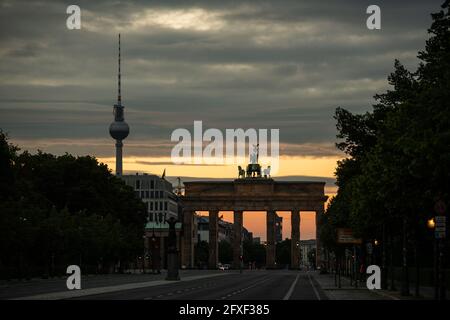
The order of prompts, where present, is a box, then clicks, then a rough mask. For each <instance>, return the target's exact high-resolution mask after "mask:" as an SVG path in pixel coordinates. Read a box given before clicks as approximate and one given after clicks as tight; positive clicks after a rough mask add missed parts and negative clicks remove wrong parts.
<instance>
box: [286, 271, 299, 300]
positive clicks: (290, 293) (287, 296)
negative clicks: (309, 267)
mask: <svg viewBox="0 0 450 320" xmlns="http://www.w3.org/2000/svg"><path fill="white" fill-rule="evenodd" d="M299 277H300V274H299V273H298V274H297V276H296V277H295V280H294V282H292V284H291V286H290V287H289V290H288V292H287V293H286V295H285V296H284V298H283V300H289V298H290V297H291V295H292V292H294V288H295V285H296V284H297V281H298V278H299Z"/></svg>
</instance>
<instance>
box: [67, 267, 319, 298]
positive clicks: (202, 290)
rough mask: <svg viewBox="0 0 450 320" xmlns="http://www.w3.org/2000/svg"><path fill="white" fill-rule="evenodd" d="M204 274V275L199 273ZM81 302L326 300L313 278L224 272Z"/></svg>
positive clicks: (289, 273)
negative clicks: (98, 300) (102, 300)
mask: <svg viewBox="0 0 450 320" xmlns="http://www.w3.org/2000/svg"><path fill="white" fill-rule="evenodd" d="M198 272H201V271H198ZM76 299H82V300H87V299H88V300H95V299H107V300H111V299H112V300H115V299H119V300H128V299H131V300H171V299H178V300H252V299H258V300H325V299H326V296H325V294H324V293H323V291H322V290H321V288H320V286H319V285H318V284H317V282H316V281H315V280H314V277H313V276H311V274H309V273H307V272H299V271H289V270H270V271H265V270H264V271H244V272H243V273H242V274H240V273H239V272H236V271H225V272H224V275H222V276H218V277H213V278H204V279H197V280H192V281H179V282H171V283H168V284H164V285H159V286H153V287H145V288H139V289H129V290H122V291H115V292H110V293H104V294H96V295H88V296H83V297H78V298H76Z"/></svg>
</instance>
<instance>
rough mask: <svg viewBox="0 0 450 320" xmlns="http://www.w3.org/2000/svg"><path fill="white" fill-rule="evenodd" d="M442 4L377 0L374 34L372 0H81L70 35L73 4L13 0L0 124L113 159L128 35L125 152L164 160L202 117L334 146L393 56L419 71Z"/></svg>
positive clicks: (0, 49) (309, 148)
mask: <svg viewBox="0 0 450 320" xmlns="http://www.w3.org/2000/svg"><path fill="white" fill-rule="evenodd" d="M441 2H442V1H440V0H433V1H419V0H417V1H378V3H377V4H378V5H379V6H380V7H381V9H382V30H380V31H370V30H368V29H367V28H366V26H365V19H366V17H367V15H366V13H365V10H366V8H367V6H368V5H370V4H372V3H371V2H369V1H366V0H363V1H361V0H348V1H331V0H330V1H320V2H316V1H299V0H291V1H257V2H256V1H184V0H183V1H181V0H179V1H78V2H77V3H78V4H79V6H80V7H81V9H82V29H81V30H80V31H76V30H72V31H71V30H67V28H66V26H65V23H66V18H67V14H66V13H65V11H66V7H67V6H68V5H70V4H72V3H71V1H36V2H29V1H9V0H3V1H0V43H1V46H0V113H1V117H0V127H1V128H3V129H4V130H7V131H9V133H10V135H11V137H12V138H13V139H16V140H17V141H23V142H25V143H26V144H25V145H26V146H28V147H30V148H34V149H35V148H38V147H40V148H43V149H45V148H47V150H51V151H52V152H56V153H62V152H64V151H68V152H74V153H82V154H85V153H87V152H89V153H93V154H95V155H98V156H106V155H112V154H113V152H114V149H113V148H111V146H110V144H104V143H106V142H107V141H109V140H108V139H109V136H108V125H109V123H110V122H111V120H112V114H111V110H112V104H113V103H114V100H115V96H116V68H117V66H116V41H117V33H118V32H121V33H122V34H123V38H122V40H123V99H124V104H125V106H126V120H127V122H128V123H129V124H130V127H131V133H130V136H129V138H128V139H127V140H126V143H125V144H126V145H127V146H129V149H127V150H126V151H127V152H129V154H134V155H137V154H139V155H148V156H152V155H166V156H168V155H169V154H168V151H169V150H170V145H171V144H170V133H171V131H172V130H173V129H176V128H179V127H186V128H192V124H193V121H194V120H203V122H204V126H205V127H216V128H219V129H225V128H238V127H243V128H268V129H269V128H279V129H280V138H281V140H282V141H281V143H282V144H284V145H285V146H286V148H284V149H283V154H285V155H293V154H296V153H297V152H299V153H301V154H307V155H314V156H323V155H327V154H328V155H334V154H336V150H334V149H333V144H334V139H335V134H336V132H335V123H334V120H333V118H332V115H333V112H334V109H335V108H336V107H337V106H343V107H346V108H349V109H350V110H352V111H365V110H368V109H369V108H370V105H371V104H372V103H373V99H372V96H373V95H374V94H375V93H379V92H382V91H384V90H386V89H387V87H388V86H387V81H386V78H387V75H388V73H389V72H390V71H391V70H392V66H393V60H394V59H395V58H399V59H400V60H401V61H402V62H403V63H404V64H405V65H406V66H407V67H409V68H415V67H416V65H417V63H418V61H417V59H416V53H417V51H418V50H421V49H422V48H423V47H424V44H425V40H426V38H427V33H426V30H427V28H428V27H429V25H430V23H431V18H430V13H432V12H435V11H438V10H439V5H440V4H441ZM71 139H72V140H76V139H79V140H80V141H81V142H80V143H73V142H72V143H69V142H68V141H70V140H71ZM46 140H47V141H52V142H51V143H47V144H45V142H43V141H46ZM55 141H56V142H55ZM58 141H59V142H58ZM61 141H63V142H61ZM83 141H89V143H85V142H83ZM95 141H97V142H95ZM142 141H147V142H148V143H145V144H143V143H141V142H142ZM324 146H326V147H324Z"/></svg>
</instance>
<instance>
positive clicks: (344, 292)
mask: <svg viewBox="0 0 450 320" xmlns="http://www.w3.org/2000/svg"><path fill="white" fill-rule="evenodd" d="M313 277H314V279H315V280H316V282H317V283H318V284H319V285H320V287H321V288H322V290H323V291H324V292H325V294H326V295H327V297H328V299H330V300H396V298H395V297H394V296H390V295H387V294H386V293H383V292H380V291H381V290H369V289H367V287H366V286H365V283H358V288H355V287H353V286H350V279H349V278H345V277H342V276H341V288H338V287H336V286H335V282H334V274H319V272H314V273H313ZM383 291H384V290H383Z"/></svg>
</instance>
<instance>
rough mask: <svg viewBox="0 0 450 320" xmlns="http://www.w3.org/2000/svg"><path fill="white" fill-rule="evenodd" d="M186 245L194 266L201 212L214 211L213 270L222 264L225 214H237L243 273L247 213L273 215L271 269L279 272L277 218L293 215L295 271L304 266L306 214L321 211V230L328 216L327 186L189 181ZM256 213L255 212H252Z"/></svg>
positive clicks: (188, 262)
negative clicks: (302, 214) (302, 239)
mask: <svg viewBox="0 0 450 320" xmlns="http://www.w3.org/2000/svg"><path fill="white" fill-rule="evenodd" d="M184 187H185V194H184V197H183V206H184V209H183V228H184V230H183V241H182V248H181V264H182V265H184V266H185V267H187V268H193V267H194V240H195V238H196V236H197V235H196V231H195V228H194V219H195V212H196V211H208V212H209V267H210V268H213V269H215V268H217V263H218V220H219V211H233V212H234V232H233V234H234V236H233V243H232V246H233V267H234V268H239V266H240V263H241V261H240V255H241V241H242V221H243V212H244V211H265V212H266V214H267V220H266V225H267V245H266V268H268V269H270V268H275V267H276V261H275V257H276V255H275V245H276V242H275V213H276V211H290V212H291V240H292V241H291V268H298V267H299V260H300V259H299V258H300V248H299V245H300V212H301V211H315V212H316V226H318V225H319V223H320V218H321V216H322V215H323V213H324V203H325V201H326V200H327V196H325V192H324V191H325V190H324V189H325V182H309V181H276V180H274V179H272V178H267V177H261V175H260V174H259V176H257V177H253V176H250V177H247V178H240V179H235V180H232V181H191V182H184ZM249 214H251V213H249ZM318 229H319V228H318V227H316V239H317V249H316V250H317V251H316V258H317V261H318V262H319V263H320V260H321V246H320V240H319V234H318V232H317V230H318Z"/></svg>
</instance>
